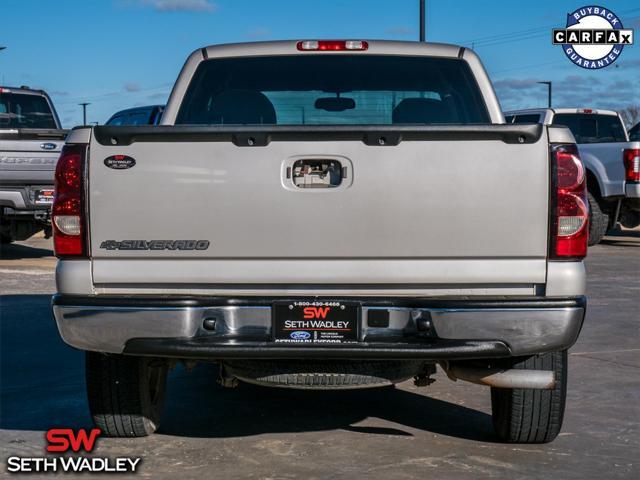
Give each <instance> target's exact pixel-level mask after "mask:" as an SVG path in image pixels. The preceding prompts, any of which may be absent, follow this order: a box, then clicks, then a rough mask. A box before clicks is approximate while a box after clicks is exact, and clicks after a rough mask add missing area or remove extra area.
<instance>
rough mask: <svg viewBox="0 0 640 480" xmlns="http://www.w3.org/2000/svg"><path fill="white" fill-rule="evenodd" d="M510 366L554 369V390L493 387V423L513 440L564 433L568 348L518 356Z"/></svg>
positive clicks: (541, 440)
mask: <svg viewBox="0 0 640 480" xmlns="http://www.w3.org/2000/svg"><path fill="white" fill-rule="evenodd" d="M509 367H510V368H516V369H522V370H553V372H554V374H555V379H556V386H555V388H554V389H553V390H533V389H524V388H514V389H501V388H492V389H491V411H492V417H493V427H494V429H495V431H496V434H497V435H498V437H499V438H500V440H502V441H504V442H509V443H547V442H550V441H552V440H553V439H554V438H556V437H557V436H558V433H560V429H561V428H562V420H563V418H564V409H565V403H566V398H567V351H566V350H565V351H562V352H551V353H545V354H542V355H535V356H533V357H528V358H526V359H515V361H514V362H512V363H511V364H510V365H509Z"/></svg>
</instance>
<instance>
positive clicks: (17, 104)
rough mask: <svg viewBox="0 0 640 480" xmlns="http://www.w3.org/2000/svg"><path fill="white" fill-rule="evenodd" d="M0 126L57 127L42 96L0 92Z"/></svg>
mask: <svg viewBox="0 0 640 480" xmlns="http://www.w3.org/2000/svg"><path fill="white" fill-rule="evenodd" d="M0 128H57V125H56V121H55V119H54V117H53V112H52V111H51V107H50V106H49V103H48V102H47V100H46V99H45V98H44V97H43V96H41V95H29V94H25V93H0Z"/></svg>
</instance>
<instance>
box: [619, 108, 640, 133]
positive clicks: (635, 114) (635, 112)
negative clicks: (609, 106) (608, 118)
mask: <svg viewBox="0 0 640 480" xmlns="http://www.w3.org/2000/svg"><path fill="white" fill-rule="evenodd" d="M620 116H621V117H622V121H623V122H624V123H625V125H626V126H627V128H631V127H633V126H634V125H635V124H636V123H638V122H639V121H640V105H629V106H628V107H626V108H623V109H622V110H620Z"/></svg>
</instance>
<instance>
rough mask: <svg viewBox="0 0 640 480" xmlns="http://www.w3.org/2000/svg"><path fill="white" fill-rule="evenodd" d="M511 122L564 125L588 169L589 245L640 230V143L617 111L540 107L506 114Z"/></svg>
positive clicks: (507, 119) (506, 118)
mask: <svg viewBox="0 0 640 480" xmlns="http://www.w3.org/2000/svg"><path fill="white" fill-rule="evenodd" d="M505 120H506V122H507V123H515V124H527V123H542V124H543V125H564V126H566V127H569V130H571V133H573V136H574V137H575V139H576V143H577V144H578V150H579V151H580V158H582V161H583V162H584V164H585V167H586V169H587V189H588V199H589V207H590V209H589V210H590V214H589V222H590V224H589V245H595V244H597V243H599V242H600V240H602V237H604V235H605V234H606V233H607V232H608V231H609V230H611V229H613V228H615V227H616V225H617V223H618V222H620V223H621V224H622V225H623V226H625V227H627V228H634V227H637V226H638V225H640V166H639V163H640V139H635V140H632V141H630V140H629V136H628V135H627V132H626V130H625V127H624V122H623V121H622V119H621V118H620V115H619V114H618V113H617V112H614V111H611V110H599V109H598V110H596V109H591V108H539V109H528V110H514V111H510V112H505Z"/></svg>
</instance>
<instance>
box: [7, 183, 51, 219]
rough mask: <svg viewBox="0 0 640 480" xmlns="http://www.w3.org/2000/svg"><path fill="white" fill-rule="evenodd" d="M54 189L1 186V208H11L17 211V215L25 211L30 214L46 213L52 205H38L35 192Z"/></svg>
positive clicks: (43, 186) (46, 186) (36, 186)
mask: <svg viewBox="0 0 640 480" xmlns="http://www.w3.org/2000/svg"><path fill="white" fill-rule="evenodd" d="M46 188H51V189H52V188H53V185H46V184H44V185H40V184H38V185H34V186H4V185H2V186H0V207H9V208H12V209H13V210H15V211H16V212H15V213H16V214H20V213H22V212H24V211H28V212H30V213H33V212H36V211H41V210H42V211H46V210H50V209H51V205H36V203H35V201H34V198H35V191H36V190H39V189H46Z"/></svg>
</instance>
